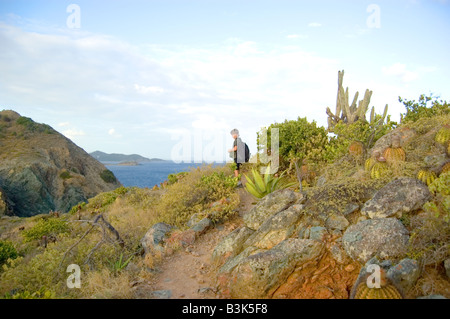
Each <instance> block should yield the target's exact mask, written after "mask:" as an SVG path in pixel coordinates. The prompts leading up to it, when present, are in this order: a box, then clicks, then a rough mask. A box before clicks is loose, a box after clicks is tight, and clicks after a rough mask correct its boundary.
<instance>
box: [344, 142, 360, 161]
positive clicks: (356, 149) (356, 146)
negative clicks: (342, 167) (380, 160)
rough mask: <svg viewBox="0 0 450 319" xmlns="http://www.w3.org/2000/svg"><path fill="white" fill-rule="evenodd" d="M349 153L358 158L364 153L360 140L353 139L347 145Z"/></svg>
mask: <svg viewBox="0 0 450 319" xmlns="http://www.w3.org/2000/svg"><path fill="white" fill-rule="evenodd" d="M348 152H349V153H350V155H352V156H353V157H356V158H360V157H362V156H363V154H364V145H363V143H361V142H360V141H353V142H352V143H351V144H350V146H349V147H348Z"/></svg>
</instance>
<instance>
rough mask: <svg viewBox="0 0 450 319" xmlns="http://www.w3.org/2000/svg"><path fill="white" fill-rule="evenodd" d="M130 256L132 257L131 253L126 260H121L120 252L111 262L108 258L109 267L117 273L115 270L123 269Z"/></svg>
mask: <svg viewBox="0 0 450 319" xmlns="http://www.w3.org/2000/svg"><path fill="white" fill-rule="evenodd" d="M132 258H133V255H131V256H130V257H129V258H128V259H127V260H123V253H121V254H120V256H119V259H118V260H116V261H115V262H112V261H110V260H108V261H109V264H110V266H111V269H112V270H113V271H114V272H116V273H117V272H119V271H121V270H123V269H125V267H126V266H127V265H128V263H129V262H130V261H131V259H132Z"/></svg>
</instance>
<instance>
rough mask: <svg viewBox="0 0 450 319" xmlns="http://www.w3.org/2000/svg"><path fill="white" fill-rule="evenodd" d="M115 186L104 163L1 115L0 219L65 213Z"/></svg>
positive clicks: (47, 131)
mask: <svg viewBox="0 0 450 319" xmlns="http://www.w3.org/2000/svg"><path fill="white" fill-rule="evenodd" d="M118 186H120V183H119V182H118V181H117V180H116V178H115V177H114V175H113V174H112V172H110V171H109V170H107V169H106V167H105V166H104V165H103V164H101V163H100V162H98V161H97V160H96V159H94V158H92V157H91V156H90V155H89V154H88V153H86V152H85V151H84V150H83V149H81V148H80V147H78V146H77V145H75V144H74V143H73V142H72V141H70V140H69V139H68V138H66V137H64V136H63V135H62V134H60V133H58V132H57V131H55V130H53V129H52V128H51V127H50V126H48V125H45V124H39V123H35V122H34V121H33V120H31V119H30V118H27V117H24V116H21V115H20V114H18V113H16V112H14V111H10V110H3V111H2V112H0V193H1V199H0V215H1V214H8V215H18V216H32V215H35V214H39V213H48V212H49V211H52V210H53V211H60V212H67V211H68V210H69V209H70V208H72V206H74V205H76V204H78V203H79V202H85V201H87V199H88V198H91V197H93V196H95V195H97V194H98V193H101V192H105V191H110V190H113V189H115V188H117V187H118Z"/></svg>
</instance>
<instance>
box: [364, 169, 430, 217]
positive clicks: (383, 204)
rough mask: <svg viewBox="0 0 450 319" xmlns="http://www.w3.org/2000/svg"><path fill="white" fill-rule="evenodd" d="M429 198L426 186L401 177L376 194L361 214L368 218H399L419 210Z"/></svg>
mask: <svg viewBox="0 0 450 319" xmlns="http://www.w3.org/2000/svg"><path fill="white" fill-rule="evenodd" d="M430 198H431V193H430V191H429V189H428V187H427V185H425V184H423V183H421V182H420V181H419V180H417V179H415V178H408V177H403V178H399V179H397V180H394V181H392V182H390V183H389V184H387V185H386V186H385V187H383V188H382V189H380V190H379V191H378V192H376V193H375V195H374V196H373V198H372V199H371V200H369V201H367V202H366V203H365V204H364V206H363V208H362V209H361V213H362V214H363V215H365V216H367V217H369V218H387V217H394V216H395V217H401V216H402V214H403V213H409V212H412V211H415V210H417V209H419V208H421V207H422V206H423V205H424V204H425V203H426V202H427V201H428V200H429V199H430Z"/></svg>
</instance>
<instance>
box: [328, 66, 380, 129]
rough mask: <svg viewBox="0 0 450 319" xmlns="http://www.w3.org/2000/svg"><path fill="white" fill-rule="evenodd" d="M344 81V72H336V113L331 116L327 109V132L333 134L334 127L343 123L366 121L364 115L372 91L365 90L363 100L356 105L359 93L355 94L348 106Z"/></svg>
mask: <svg viewBox="0 0 450 319" xmlns="http://www.w3.org/2000/svg"><path fill="white" fill-rule="evenodd" d="M343 80H344V70H342V71H338V93H337V98H336V112H335V113H334V114H333V113H332V112H331V110H330V108H329V107H327V114H328V130H329V131H330V132H333V129H334V126H335V125H336V124H337V123H339V121H343V122H344V123H348V124H350V123H354V122H356V121H357V120H359V119H363V120H365V119H366V113H367V110H368V108H369V103H370V98H371V97H372V91H370V90H368V89H367V90H366V92H365V93H364V98H363V99H362V100H360V101H359V102H358V105H357V104H356V102H357V100H358V96H359V92H356V93H355V96H354V98H353V102H352V104H349V99H348V98H349V96H348V87H347V88H346V89H345V91H344V87H343V86H342V82H343Z"/></svg>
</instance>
